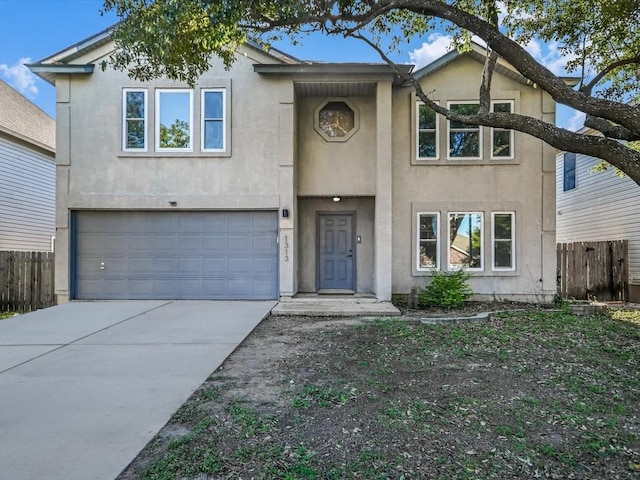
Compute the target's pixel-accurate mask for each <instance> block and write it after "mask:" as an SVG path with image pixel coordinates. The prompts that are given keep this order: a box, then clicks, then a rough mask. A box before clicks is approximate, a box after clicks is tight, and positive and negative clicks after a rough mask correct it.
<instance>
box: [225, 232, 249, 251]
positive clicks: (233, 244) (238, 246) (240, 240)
mask: <svg viewBox="0 0 640 480" xmlns="http://www.w3.org/2000/svg"><path fill="white" fill-rule="evenodd" d="M227 239H228V244H227V250H229V251H235V250H241V251H243V252H246V251H248V250H251V237H250V236H248V235H237V234H230V235H229V236H228V237H227Z"/></svg>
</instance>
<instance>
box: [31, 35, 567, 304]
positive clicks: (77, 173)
mask: <svg viewBox="0 0 640 480" xmlns="http://www.w3.org/2000/svg"><path fill="white" fill-rule="evenodd" d="M113 48H114V45H113V43H112V41H111V40H110V37H109V33H108V32H103V33H101V34H98V35H96V36H94V37H92V38H90V39H88V40H86V41H84V42H82V43H80V44H78V45H75V46H73V47H71V48H69V49H67V50H65V51H62V52H60V53H57V54H55V55H53V56H51V57H49V58H46V59H44V60H42V61H40V62H38V63H37V64H34V65H32V66H31V68H32V70H33V71H34V72H36V73H37V74H38V75H40V76H41V77H43V78H45V79H46V80H48V81H49V82H51V83H54V84H55V86H56V91H57V121H58V154H57V182H58V183H57V192H58V197H57V198H58V203H57V209H58V210H57V227H56V228H57V243H58V252H57V257H56V261H57V265H56V294H57V298H58V301H61V302H62V301H66V300H69V299H135V298H144V299H146V298H184V299H189V298H217V299H278V298H286V297H290V296H294V295H296V294H297V293H302V292H317V293H327V294H331V293H350V292H354V293H371V294H374V295H375V296H376V297H377V298H378V299H379V300H382V301H387V300H389V299H391V296H392V294H405V293H408V292H409V291H410V289H411V287H413V286H419V287H422V286H424V285H425V284H426V281H427V279H428V276H429V275H430V272H431V271H432V269H434V268H437V269H441V270H453V269H457V268H461V267H464V268H466V269H467V270H468V271H469V272H470V273H472V275H473V277H472V279H471V286H472V288H473V289H474V290H475V292H476V293H477V294H478V296H479V298H488V299H493V298H509V299H518V300H534V301H535V300H538V301H548V300H550V299H552V298H553V296H554V294H555V289H556V285H555V253H554V245H555V186H554V182H555V152H554V149H552V148H551V147H548V146H546V145H544V144H543V143H542V142H541V141H540V140H537V139H535V138H532V137H529V136H526V135H523V134H520V133H517V132H512V131H508V130H497V129H490V128H477V127H469V126H466V125H462V124H456V123H450V122H447V121H446V120H445V119H444V118H442V117H439V116H436V115H435V114H434V113H433V111H431V110H429V109H427V108H426V107H425V106H424V105H422V104H421V103H420V102H419V101H418V100H417V98H416V96H415V93H413V91H412V89H411V88H410V87H407V86H406V85H404V84H403V82H402V81H400V79H399V78H398V77H397V76H396V75H394V72H393V70H392V69H391V68H390V67H389V66H387V65H385V64H353V63H348V64H336V63H311V62H303V61H299V60H297V59H295V58H292V57H289V56H287V55H285V54H283V53H281V52H277V51H271V52H269V53H266V52H264V51H262V50H261V49H259V48H257V47H256V46H254V45H252V44H247V45H245V46H243V47H242V48H241V49H240V51H239V52H238V53H239V55H238V60H237V62H236V63H235V64H234V66H233V68H232V69H230V70H228V71H227V70H225V69H224V68H223V66H222V64H221V62H219V61H218V60H217V59H212V61H211V69H210V70H209V72H207V73H206V74H205V75H203V76H202V77H201V78H200V79H199V80H198V82H197V84H196V85H195V87H194V88H190V87H189V86H188V85H186V84H181V83H176V82H173V81H168V80H166V79H159V80H155V81H151V82H139V81H135V80H132V79H130V78H129V77H128V76H127V75H126V73H121V72H117V71H113V70H110V69H106V70H104V71H103V70H102V69H100V68H95V66H96V65H97V64H98V63H99V62H102V61H103V60H104V59H106V58H107V57H108V55H109V53H110V52H111V51H112V49H113ZM483 59H484V57H483V55H482V50H481V49H479V48H474V49H473V50H472V51H471V52H468V53H465V54H458V53H456V52H452V53H449V54H447V55H445V56H444V57H442V58H441V59H439V60H438V61H436V62H435V63H433V64H431V65H429V66H427V67H425V68H423V69H420V70H417V71H415V72H414V73H413V75H414V76H415V78H417V79H418V80H419V81H420V82H422V84H423V85H425V89H426V90H427V91H433V92H434V93H433V98H434V99H436V100H437V101H439V102H441V103H442V104H447V105H449V106H450V107H451V108H454V109H460V110H465V109H469V110H473V109H475V108H477V107H478V99H477V95H478V86H479V82H480V78H481V75H480V72H481V70H482V62H483ZM404 68H406V69H407V71H409V72H411V71H412V67H411V66H406V67H404ZM493 108H495V109H496V110H501V111H505V110H507V111H509V110H510V111H514V112H521V113H524V114H527V115H532V116H534V117H539V118H544V119H545V120H547V121H550V122H553V121H554V118H555V105H554V103H553V101H552V100H551V99H550V98H549V97H548V96H547V95H546V94H544V92H542V91H541V90H540V89H536V88H533V87H532V86H531V85H529V84H528V83H527V82H526V80H525V79H524V78H523V77H522V76H521V75H520V74H519V73H517V72H516V71H515V70H514V69H513V68H511V67H510V66H509V65H507V64H506V63H504V62H500V64H499V66H498V70H497V74H496V76H495V78H494V81H493Z"/></svg>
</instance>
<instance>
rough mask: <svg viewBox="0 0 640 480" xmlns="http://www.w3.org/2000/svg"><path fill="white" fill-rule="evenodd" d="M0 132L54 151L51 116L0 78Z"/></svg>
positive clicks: (53, 124)
mask: <svg viewBox="0 0 640 480" xmlns="http://www.w3.org/2000/svg"><path fill="white" fill-rule="evenodd" d="M0 132H3V133H5V134H7V135H10V136H12V137H15V138H18V139H20V140H22V141H26V142H28V143H31V144H32V145H34V146H37V147H40V148H44V149H45V150H48V151H50V152H55V148H56V124H55V121H54V120H53V118H51V117H50V116H49V115H47V114H46V113H45V112H43V111H42V110H40V109H39V108H38V107H37V106H35V105H34V104H33V103H31V102H30V101H29V100H28V99H27V98H26V97H24V96H23V95H22V94H20V93H18V92H17V91H16V90H14V89H13V88H12V87H11V86H9V85H8V84H7V83H5V82H4V81H2V80H0Z"/></svg>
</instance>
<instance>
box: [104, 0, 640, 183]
mask: <svg viewBox="0 0 640 480" xmlns="http://www.w3.org/2000/svg"><path fill="white" fill-rule="evenodd" d="M104 8H105V10H106V11H115V12H116V14H117V15H118V16H119V17H120V18H121V19H122V22H121V23H119V24H118V26H117V27H116V28H115V30H114V39H115V41H116V45H117V47H118V49H117V51H116V53H115V54H114V55H113V57H112V59H111V63H112V64H113V66H114V67H115V68H118V69H121V70H126V71H128V72H129V74H130V75H131V76H132V77H133V78H137V79H140V80H148V79H152V78H157V77H160V76H167V77H169V78H171V79H175V80H181V81H186V82H188V83H190V84H193V83H195V81H196V79H197V78H198V77H199V76H200V75H201V74H202V73H203V72H205V71H207V70H208V68H209V60H210V58H211V55H217V56H219V57H220V58H221V59H222V60H223V61H224V63H225V65H226V66H227V67H229V66H231V64H232V63H233V61H234V59H235V52H236V49H237V48H238V47H239V46H240V45H241V44H242V43H244V42H245V41H246V40H247V38H260V39H262V41H264V42H265V45H268V44H269V43H270V42H272V41H273V40H275V39H279V38H282V36H286V35H288V36H290V37H291V38H293V39H294V41H295V39H298V38H300V37H299V35H301V34H304V33H305V32H318V31H319V32H323V33H325V34H327V35H341V36H346V37H353V38H356V39H359V40H361V41H363V42H365V43H367V44H368V45H369V46H370V47H371V48H373V49H375V50H376V51H377V52H378V53H379V54H380V56H381V58H382V59H384V60H385V61H386V62H388V63H389V64H390V65H392V66H394V67H396V71H397V73H398V74H399V75H401V76H402V77H404V78H405V80H406V81H407V82H409V83H410V84H411V85H412V86H413V87H414V88H415V90H416V93H417V95H418V97H419V98H420V99H421V100H422V101H424V102H425V103H426V104H428V105H429V106H431V108H433V109H434V110H435V111H436V112H438V113H439V114H441V115H443V116H445V117H446V118H448V119H450V120H455V121H460V122H463V123H466V124H471V125H484V126H490V127H498V128H510V129H514V130H518V131H521V132H525V133H528V134H530V135H533V136H534V137H537V138H540V139H542V140H544V141H545V142H547V143H548V144H550V145H551V146H553V147H556V148H558V149H560V150H567V151H572V152H576V153H584V154H587V155H591V156H594V157H597V158H600V159H603V160H605V161H607V162H609V163H610V164H611V165H614V166H615V167H617V168H618V169H619V170H621V171H622V172H624V173H626V174H627V175H628V176H629V177H630V178H632V179H633V180H634V181H635V182H636V183H637V184H639V185H640V151H638V149H637V145H638V143H636V142H640V106H638V104H637V100H638V93H639V91H640V89H639V86H640V81H639V78H640V0H609V1H608V2H603V1H602V0H533V1H521V0H506V1H502V2H496V1H494V0H448V1H439V0H395V1H394V0H369V1H367V0H358V1H356V0H338V1H325V0H315V1H314V0H302V1H294V0H266V1H255V0H234V1H227V0H105V2H104ZM434 29H438V30H441V29H446V30H447V31H449V32H450V33H451V34H452V35H453V37H454V44H455V46H456V48H458V49H461V50H464V49H465V48H468V47H469V42H470V40H471V38H472V36H476V37H478V38H480V39H482V40H483V41H484V42H485V44H486V46H487V55H486V59H485V65H484V70H483V74H482V82H481V86H480V91H479V92H478V93H479V99H480V109H479V111H478V113H477V114H475V115H461V114H459V113H456V112H452V111H450V110H448V109H447V108H445V107H444V106H441V105H438V104H436V103H435V102H433V101H431V100H430V98H429V95H428V93H426V92H425V91H423V89H422V88H421V86H420V84H419V83H418V82H417V81H415V80H414V79H413V78H412V77H410V76H409V75H408V74H407V73H406V71H404V70H402V69H400V68H397V66H396V64H395V63H394V62H393V61H392V60H391V58H390V57H389V53H388V52H389V50H390V49H393V48H397V47H398V46H399V45H401V44H402V43H403V42H405V41H406V40H407V39H408V38H415V37H416V36H424V35H426V34H428V33H429V31H432V30H434ZM533 39H536V40H540V41H544V42H548V41H554V42H558V45H559V47H560V51H561V52H562V53H563V54H564V55H565V56H566V58H567V59H568V65H567V69H568V70H569V72H571V73H572V74H575V75H577V76H578V77H579V78H580V83H579V85H578V88H577V89H576V88H572V87H571V86H569V85H567V83H566V82H565V81H563V80H562V78H560V77H559V76H557V75H555V74H554V73H553V72H551V71H550V70H549V69H548V68H546V67H545V66H544V65H542V64H541V63H539V62H538V61H536V60H535V58H534V57H533V56H532V55H530V54H529V53H528V52H527V50H526V48H525V47H526V46H527V45H528V43H529V42H530V41H532V40H533ZM498 56H501V57H502V58H504V59H505V60H506V61H508V62H509V63H510V64H511V65H513V66H514V67H515V68H516V69H517V70H518V71H519V72H520V73H521V74H522V75H523V76H525V77H526V78H527V79H528V80H529V81H530V82H531V83H532V84H534V85H535V86H537V87H538V88H541V89H543V90H544V91H546V92H548V93H549V95H550V96H551V97H552V98H553V99H554V100H555V101H556V102H557V103H560V104H564V105H567V106H569V107H572V108H574V109H576V110H579V111H581V112H584V113H585V115H586V120H585V125H586V126H588V127H591V128H593V129H595V130H597V131H598V132H600V133H601V134H602V135H601V136H599V135H584V134H580V133H575V132H571V131H569V130H566V129H563V128H559V127H557V126H555V125H553V124H550V123H547V122H545V121H543V120H541V119H539V118H533V117H529V116H525V115H520V114H518V113H496V112H492V111H491V109H490V104H491V101H490V100H491V80H492V76H493V73H494V69H495V66H496V62H497V59H498ZM425 90H427V89H425ZM627 142H628V143H627Z"/></svg>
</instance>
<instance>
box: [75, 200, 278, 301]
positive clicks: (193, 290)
mask: <svg viewBox="0 0 640 480" xmlns="http://www.w3.org/2000/svg"><path fill="white" fill-rule="evenodd" d="M74 220H75V240H74V253H75V256H76V261H75V268H76V271H75V277H74V297H75V298H80V299H173V298H176V299H180V298H184V299H275V298H277V295H278V260H277V258H278V247H277V243H276V237H277V228H278V222H277V213H276V212H175V211H174V212H120V211H118V212H77V213H76V215H75V217H74ZM102 262H104V263H105V264H106V268H105V269H104V270H101V269H100V264H101V263H102Z"/></svg>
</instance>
